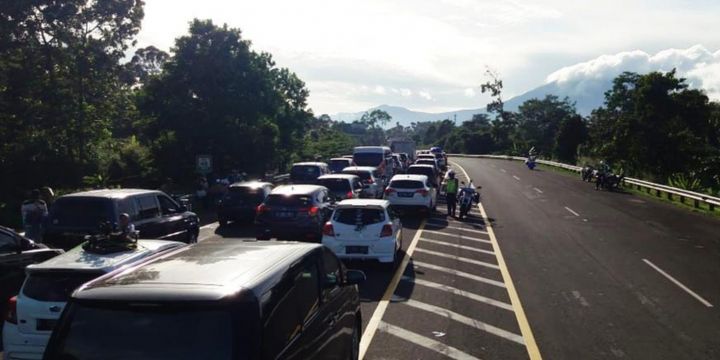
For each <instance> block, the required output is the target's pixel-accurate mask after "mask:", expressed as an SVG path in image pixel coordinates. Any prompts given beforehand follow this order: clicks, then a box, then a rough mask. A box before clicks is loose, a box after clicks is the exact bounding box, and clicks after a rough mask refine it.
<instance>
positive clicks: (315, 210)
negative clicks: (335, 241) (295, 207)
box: [299, 206, 320, 216]
mask: <svg viewBox="0 0 720 360" xmlns="http://www.w3.org/2000/svg"><path fill="white" fill-rule="evenodd" d="M299 211H300V212H305V211H307V213H308V215H310V216H315V215H317V213H318V211H320V208H319V207H317V206H313V207H309V208H301V209H299Z"/></svg>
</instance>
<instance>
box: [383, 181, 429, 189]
mask: <svg viewBox="0 0 720 360" xmlns="http://www.w3.org/2000/svg"><path fill="white" fill-rule="evenodd" d="M390 187H391V188H394V189H419V188H424V187H425V185H423V183H422V181H417V180H393V181H391V182H390Z"/></svg>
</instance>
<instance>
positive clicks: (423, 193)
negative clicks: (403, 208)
mask: <svg viewBox="0 0 720 360" xmlns="http://www.w3.org/2000/svg"><path fill="white" fill-rule="evenodd" d="M415 193H417V194H420V195H422V196H428V191H427V190H425V189H417V190H415Z"/></svg>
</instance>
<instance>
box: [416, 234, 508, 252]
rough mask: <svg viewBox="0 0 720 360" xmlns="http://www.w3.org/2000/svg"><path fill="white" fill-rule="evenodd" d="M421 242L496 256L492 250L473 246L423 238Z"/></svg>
mask: <svg viewBox="0 0 720 360" xmlns="http://www.w3.org/2000/svg"><path fill="white" fill-rule="evenodd" d="M420 241H424V242H426V243H430V244H435V245H441V246H448V247H454V248H456V249H462V250H467V251H474V252H478V253H481V254H487V255H493V256H494V255H495V253H494V252H492V251H490V250H483V249H478V248H474V247H472V246H464V245H457V244H453V243H448V242H445V241H438V240H433V239H428V238H423V237H421V238H420Z"/></svg>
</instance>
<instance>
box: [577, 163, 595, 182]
mask: <svg viewBox="0 0 720 360" xmlns="http://www.w3.org/2000/svg"><path fill="white" fill-rule="evenodd" d="M595 171H596V170H595V168H593V167H592V166H584V167H583V168H582V169H581V170H580V176H581V177H582V180H583V181H587V182H590V181H592V179H593V176H594V175H595Z"/></svg>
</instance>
